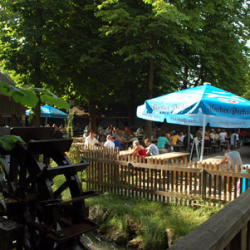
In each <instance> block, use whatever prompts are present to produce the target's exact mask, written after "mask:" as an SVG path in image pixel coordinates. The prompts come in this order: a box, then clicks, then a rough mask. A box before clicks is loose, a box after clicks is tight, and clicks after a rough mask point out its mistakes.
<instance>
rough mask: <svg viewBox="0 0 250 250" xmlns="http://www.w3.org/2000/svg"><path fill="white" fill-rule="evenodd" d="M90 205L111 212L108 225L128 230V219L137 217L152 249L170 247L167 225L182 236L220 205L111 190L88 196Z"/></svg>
mask: <svg viewBox="0 0 250 250" xmlns="http://www.w3.org/2000/svg"><path fill="white" fill-rule="evenodd" d="M86 202H87V204H88V205H90V206H91V205H99V206H100V207H101V208H102V209H103V210H104V211H107V213H108V219H107V220H106V222H105V223H106V226H107V228H108V229H110V228H113V229H114V228H115V229H116V230H118V231H120V232H126V230H127V219H128V218H131V219H133V220H135V221H136V222H137V223H138V224H139V225H140V226H141V228H142V229H143V230H142V231H141V234H140V235H139V237H141V238H142V239H143V240H144V243H145V244H146V245H147V247H148V248H149V249H159V250H161V249H165V248H166V237H165V236H166V233H165V231H166V229H167V228H170V229H172V230H173V232H174V234H175V236H176V237H177V238H180V237H182V236H185V235H186V234H188V233H189V232H190V231H192V230H193V229H195V228H196V227H198V226H199V225H200V224H202V223H203V222H204V221H206V220H207V219H208V218H209V217H210V216H211V215H213V214H214V213H216V212H217V211H218V210H219V208H212V209H211V208H209V209H208V208H204V207H201V208H198V209H193V208H192V207H187V206H182V205H169V204H163V203H160V202H152V201H147V200H145V199H135V198H128V197H121V196H115V195H110V194H105V195H99V196H97V197H94V198H90V199H87V200H86Z"/></svg>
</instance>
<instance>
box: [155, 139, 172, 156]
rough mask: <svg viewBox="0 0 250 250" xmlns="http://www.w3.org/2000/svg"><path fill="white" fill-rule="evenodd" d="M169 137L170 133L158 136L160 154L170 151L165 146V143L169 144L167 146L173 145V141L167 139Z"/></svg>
mask: <svg viewBox="0 0 250 250" xmlns="http://www.w3.org/2000/svg"><path fill="white" fill-rule="evenodd" d="M167 137H170V135H169V134H166V135H165V136H160V137H158V141H157V147H158V149H159V153H160V154H163V153H168V152H169V150H167V149H166V148H165V145H167V146H170V145H171V142H170V141H169V140H168V139H167Z"/></svg>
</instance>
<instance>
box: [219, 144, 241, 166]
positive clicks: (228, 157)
mask: <svg viewBox="0 0 250 250" xmlns="http://www.w3.org/2000/svg"><path fill="white" fill-rule="evenodd" d="M224 162H228V164H229V166H231V165H232V166H233V168H235V165H237V166H241V165H242V160H241V156H240V153H239V152H238V151H235V148H234V145H230V146H229V149H228V150H227V152H226V153H225V157H224V158H223V159H222V160H221V163H224Z"/></svg>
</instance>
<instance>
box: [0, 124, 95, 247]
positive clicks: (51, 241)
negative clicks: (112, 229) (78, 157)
mask: <svg viewBox="0 0 250 250" xmlns="http://www.w3.org/2000/svg"><path fill="white" fill-rule="evenodd" d="M22 130H24V131H25V134H26V135H27V133H28V129H20V130H18V132H19V135H21V134H22ZM38 131H39V129H38ZM33 132H34V131H33ZM30 134H32V133H30ZM21 136H22V135H21ZM23 137H25V135H24V136H23ZM26 137H27V138H26V141H28V142H27V144H26V145H20V144H19V145H17V146H16V147H15V148H14V149H13V150H12V151H11V152H3V153H2V155H4V167H3V169H2V172H1V173H0V192H2V194H3V199H2V201H1V205H0V215H1V216H2V217H1V220H0V233H1V227H3V229H2V230H3V232H5V234H6V235H8V233H7V232H6V228H5V229H4V223H3V224H2V225H1V221H2V222H6V221H7V222H8V223H14V224H15V225H16V226H13V228H14V229H15V230H13V231H14V232H15V233H14V235H13V236H9V237H10V239H9V240H7V242H6V243H5V246H4V247H6V249H12V248H9V247H10V246H11V245H13V246H15V247H16V248H17V249H18V247H19V249H48V250H49V249H70V250H71V249H72V250H78V249H89V248H88V247H87V245H86V244H85V243H84V242H82V240H81V235H82V234H83V233H85V232H88V231H90V230H93V229H95V228H97V225H96V224H95V223H94V222H92V221H90V220H89V219H88V208H87V207H86V206H85V199H86V198H88V197H91V196H95V195H97V192H95V191H85V192H84V191H83V190H82V183H81V181H80V179H79V177H78V174H77V172H79V171H83V170H84V169H85V168H87V167H88V164H87V163H80V164H72V163H71V161H70V160H69V158H68V157H67V156H66V154H65V152H67V151H69V149H70V147H71V143H72V139H60V140H54V139H50V138H49V139H47V138H46V140H37V138H38V139H41V138H40V137H41V136H39V134H36V135H35V136H30V137H31V138H32V139H31V140H30V139H29V138H28V137H29V136H26ZM34 137H37V138H36V140H34V139H33V138H34ZM42 137H43V138H44V137H46V136H44V133H43V136H42ZM47 137H50V136H47ZM51 160H53V161H54V163H56V164H55V165H56V166H55V167H51V165H50V162H51ZM58 177H60V181H61V184H60V185H59V187H58V185H55V183H56V182H58V181H56V180H57V178H58ZM64 192H69V194H70V195H69V196H70V199H66V200H64V199H63V198H62V197H63V193H64ZM10 231H11V230H10ZM9 235H10V233H9ZM11 238H12V239H11ZM7 245H8V246H7ZM4 247H2V248H3V249H4ZM0 248H1V243H0ZM2 248H1V249H2Z"/></svg>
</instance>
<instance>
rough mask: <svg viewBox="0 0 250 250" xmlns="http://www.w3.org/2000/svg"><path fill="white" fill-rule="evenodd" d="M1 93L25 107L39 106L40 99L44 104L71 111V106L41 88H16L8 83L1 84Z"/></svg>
mask: <svg viewBox="0 0 250 250" xmlns="http://www.w3.org/2000/svg"><path fill="white" fill-rule="evenodd" d="M0 92H2V94H4V95H6V96H9V97H12V98H13V99H14V100H15V102H17V103H20V104H22V105H23V106H25V107H29V108H34V107H36V106H37V104H38V101H39V98H38V96H39V97H40V101H41V103H43V104H49V105H52V106H56V107H57V108H61V109H69V104H68V103H67V102H66V101H64V100H63V99H62V98H59V97H58V96H57V95H55V94H53V93H51V92H50V91H48V90H45V89H41V88H30V87H29V88H26V89H25V88H22V89H19V88H16V87H14V86H12V85H10V84H8V83H6V82H0Z"/></svg>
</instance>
